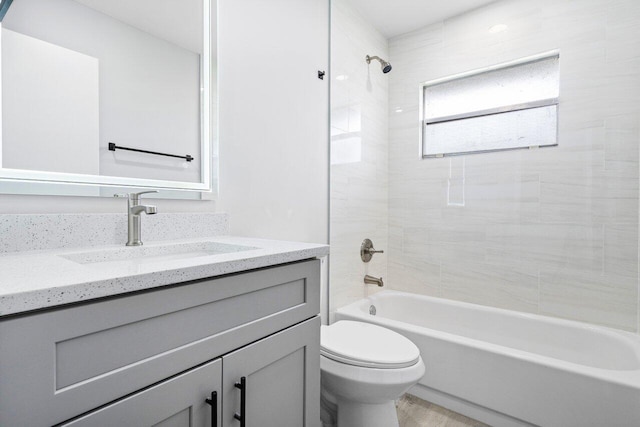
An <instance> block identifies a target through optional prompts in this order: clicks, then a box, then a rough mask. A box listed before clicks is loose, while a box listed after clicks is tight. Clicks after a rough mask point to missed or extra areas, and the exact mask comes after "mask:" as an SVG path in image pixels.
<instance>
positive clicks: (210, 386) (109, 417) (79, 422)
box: [61, 359, 222, 427]
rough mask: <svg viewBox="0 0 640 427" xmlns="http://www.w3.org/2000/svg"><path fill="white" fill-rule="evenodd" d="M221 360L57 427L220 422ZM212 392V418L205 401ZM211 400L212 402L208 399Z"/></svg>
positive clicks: (194, 426) (190, 426)
mask: <svg viewBox="0 0 640 427" xmlns="http://www.w3.org/2000/svg"><path fill="white" fill-rule="evenodd" d="M221 380H222V360H221V359H217V360H214V361H213V362H209V363H207V364H206V365H203V366H201V367H199V368H195V369H192V370H190V371H188V372H186V373H184V374H180V375H177V376H175V377H173V378H171V379H169V380H166V381H163V382H161V383H159V384H157V385H155V386H153V387H150V388H148V389H146V390H143V391H141V392H138V393H135V394H133V395H131V396H129V397H127V398H125V399H122V400H120V401H117V402H115V403H113V404H111V405H107V406H105V407H104V408H102V409H98V410H96V411H94V412H91V413H89V414H87V415H85V416H82V417H80V418H77V419H75V420H72V421H69V422H67V423H63V424H62V425H61V427H70V426H73V427H80V426H82V427H91V426H95V427H111V426H113V427H121V426H131V427H205V426H207V427H208V426H219V425H220V421H221V405H220V402H221V394H220V390H221ZM214 391H215V392H216V394H217V396H216V398H215V405H216V406H215V414H217V415H216V420H215V422H214V423H212V422H211V418H212V417H213V415H214V409H213V407H212V405H210V404H208V403H207V402H206V399H211V398H212V397H213V396H212V392H214ZM212 403H213V401H212Z"/></svg>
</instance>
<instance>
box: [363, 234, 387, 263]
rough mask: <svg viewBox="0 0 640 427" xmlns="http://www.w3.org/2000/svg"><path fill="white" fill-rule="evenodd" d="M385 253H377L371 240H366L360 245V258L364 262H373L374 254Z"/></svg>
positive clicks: (381, 252) (380, 252)
mask: <svg viewBox="0 0 640 427" xmlns="http://www.w3.org/2000/svg"><path fill="white" fill-rule="evenodd" d="M383 253H384V251H376V250H375V249H374V247H373V242H372V241H371V240H369V239H364V240H363V241H362V244H361V245H360V258H361V259H362V261H363V262H369V261H371V258H373V254H383Z"/></svg>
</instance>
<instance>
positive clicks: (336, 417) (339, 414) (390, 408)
mask: <svg viewBox="0 0 640 427" xmlns="http://www.w3.org/2000/svg"><path fill="white" fill-rule="evenodd" d="M322 394H323V396H322V402H321V407H322V410H321V418H322V425H323V427H399V424H398V413H397V412H396V403H395V401H394V400H390V401H388V402H384V403H361V402H353V401H350V400H345V399H340V402H339V403H338V402H336V400H335V399H333V398H332V396H328V395H327V393H326V392H325V393H322Z"/></svg>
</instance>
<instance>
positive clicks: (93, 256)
mask: <svg viewBox="0 0 640 427" xmlns="http://www.w3.org/2000/svg"><path fill="white" fill-rule="evenodd" d="M255 249H259V248H254V247H251V246H240V245H230V244H226V243H217V242H196V243H172V244H166V245H157V246H137V247H126V246H123V247H122V248H117V249H116V248H114V249H103V250H87V251H84V252H77V253H73V254H66V255H59V256H60V257H62V258H65V259H67V260H69V261H73V262H76V263H78V264H97V263H106V262H123V261H129V262H135V263H136V264H140V263H144V262H160V261H171V260H177V259H187V258H197V257H205V256H211V255H221V254H228V253H234V252H242V251H250V250H255Z"/></svg>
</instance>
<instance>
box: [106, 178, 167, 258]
mask: <svg viewBox="0 0 640 427" xmlns="http://www.w3.org/2000/svg"><path fill="white" fill-rule="evenodd" d="M148 193H157V191H155V190H153V191H141V192H140V193H129V194H114V195H113V197H126V198H127V216H128V221H127V234H128V240H127V246H142V240H141V238H140V234H141V231H142V227H141V225H142V224H141V220H140V214H142V213H143V212H144V213H146V214H147V215H155V214H156V213H158V210H157V209H156V207H155V206H152V205H141V204H140V196H142V195H143V194H148Z"/></svg>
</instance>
